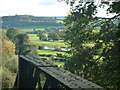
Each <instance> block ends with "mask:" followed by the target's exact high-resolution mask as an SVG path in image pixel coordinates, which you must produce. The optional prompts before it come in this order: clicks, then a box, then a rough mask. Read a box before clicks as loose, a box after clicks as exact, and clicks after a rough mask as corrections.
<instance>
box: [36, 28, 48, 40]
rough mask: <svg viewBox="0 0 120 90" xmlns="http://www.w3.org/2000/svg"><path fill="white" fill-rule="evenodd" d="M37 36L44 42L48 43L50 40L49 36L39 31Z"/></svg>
mask: <svg viewBox="0 0 120 90" xmlns="http://www.w3.org/2000/svg"><path fill="white" fill-rule="evenodd" d="M37 36H38V37H39V39H40V40H42V41H47V40H48V36H47V34H45V32H44V31H40V30H39V31H38V34H37Z"/></svg>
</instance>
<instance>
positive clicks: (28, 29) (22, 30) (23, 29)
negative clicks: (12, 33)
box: [20, 27, 44, 33]
mask: <svg viewBox="0 0 120 90" xmlns="http://www.w3.org/2000/svg"><path fill="white" fill-rule="evenodd" d="M34 29H36V30H44V28H34V27H33V28H20V31H21V32H23V33H25V32H31V31H33V30H34Z"/></svg>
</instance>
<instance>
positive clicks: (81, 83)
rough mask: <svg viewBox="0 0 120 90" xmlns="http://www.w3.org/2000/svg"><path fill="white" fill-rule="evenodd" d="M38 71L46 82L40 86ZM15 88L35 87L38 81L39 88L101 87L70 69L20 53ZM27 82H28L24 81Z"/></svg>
mask: <svg viewBox="0 0 120 90" xmlns="http://www.w3.org/2000/svg"><path fill="white" fill-rule="evenodd" d="M40 73H44V74H45V76H46V82H45V84H44V86H43V88H42V87H41V85H40V84H41V83H40V82H41V81H40V79H39V78H40ZM16 80H17V81H18V83H17V84H15V85H16V87H17V88H35V87H36V85H37V83H39V88H41V89H44V88H60V87H64V88H66V89H87V88H92V89H93V88H94V89H103V88H102V87H101V86H99V85H97V84H94V83H92V82H90V81H88V80H86V79H84V78H82V77H80V76H77V75H75V74H73V73H71V72H70V71H67V70H65V69H62V68H60V67H57V65H54V64H52V63H50V62H48V61H44V60H42V59H40V58H37V57H34V56H27V55H26V56H25V55H20V57H19V72H18V79H16ZM26 82H29V83H26Z"/></svg>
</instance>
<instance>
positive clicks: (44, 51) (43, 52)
mask: <svg viewBox="0 0 120 90" xmlns="http://www.w3.org/2000/svg"><path fill="white" fill-rule="evenodd" d="M38 53H39V54H52V55H56V53H60V54H66V53H65V52H59V51H51V50H38Z"/></svg>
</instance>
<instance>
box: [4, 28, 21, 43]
mask: <svg viewBox="0 0 120 90" xmlns="http://www.w3.org/2000/svg"><path fill="white" fill-rule="evenodd" d="M17 34H19V30H18V29H16V28H15V27H12V28H9V29H8V30H7V33H6V36H7V37H8V38H9V39H10V40H11V41H13V42H14V37H15V36H16V35H17Z"/></svg>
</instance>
